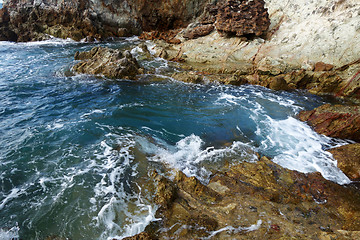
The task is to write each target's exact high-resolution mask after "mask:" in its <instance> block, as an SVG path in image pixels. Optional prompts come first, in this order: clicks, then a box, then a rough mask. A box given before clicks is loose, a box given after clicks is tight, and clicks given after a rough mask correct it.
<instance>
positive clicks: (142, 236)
mask: <svg viewBox="0 0 360 240" xmlns="http://www.w3.org/2000/svg"><path fill="white" fill-rule="evenodd" d="M152 239H153V238H152V237H150V235H149V234H148V233H146V232H141V233H139V234H136V235H134V236H132V237H126V238H123V239H122V240H152ZM114 240H115V239H114Z"/></svg>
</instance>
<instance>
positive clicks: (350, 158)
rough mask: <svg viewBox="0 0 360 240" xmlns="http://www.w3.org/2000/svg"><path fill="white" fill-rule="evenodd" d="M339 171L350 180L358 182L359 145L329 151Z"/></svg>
mask: <svg viewBox="0 0 360 240" xmlns="http://www.w3.org/2000/svg"><path fill="white" fill-rule="evenodd" d="M329 152H330V153H332V155H333V156H334V158H335V160H336V161H337V166H338V168H340V169H341V171H343V172H344V173H345V174H346V175H347V176H348V177H349V178H350V179H351V180H353V181H359V180H360V143H354V144H348V145H345V146H341V147H337V148H333V149H330V150H329Z"/></svg>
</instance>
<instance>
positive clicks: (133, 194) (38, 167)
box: [0, 39, 349, 240]
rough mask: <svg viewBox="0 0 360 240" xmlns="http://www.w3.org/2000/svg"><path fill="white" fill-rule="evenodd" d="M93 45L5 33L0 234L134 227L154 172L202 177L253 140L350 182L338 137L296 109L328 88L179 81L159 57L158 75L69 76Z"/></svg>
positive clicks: (265, 150)
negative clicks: (20, 39)
mask: <svg viewBox="0 0 360 240" xmlns="http://www.w3.org/2000/svg"><path fill="white" fill-rule="evenodd" d="M138 43H139V41H138V40H136V39H127V40H123V41H121V42H118V43H108V44H102V45H107V46H110V47H119V48H124V49H125V48H126V49H133V48H135V46H136V44H138ZM93 46H95V44H89V45H87V44H81V43H73V42H67V41H62V40H61V41H60V40H52V41H47V42H42V43H27V44H14V43H8V42H0V96H1V98H0V228H1V229H2V230H0V239H10V236H11V235H12V236H20V238H22V239H43V238H44V237H46V236H49V235H57V236H62V237H69V238H71V239H75V240H76V239H112V238H119V239H120V238H121V237H124V236H129V235H132V234H136V233H138V232H140V231H142V230H143V229H144V228H145V226H146V225H147V224H148V223H149V222H150V221H151V220H153V219H154V213H155V210H156V206H155V205H153V203H152V202H151V197H152V196H153V194H154V193H153V192H151V188H149V187H147V185H146V184H148V183H146V179H148V172H149V171H151V170H152V169H158V168H161V166H163V165H166V166H167V167H172V168H175V169H180V170H182V171H184V172H185V173H186V174H187V175H193V176H197V177H199V178H200V179H201V180H202V181H204V182H206V181H207V179H208V177H209V173H210V170H211V168H212V166H215V165H216V164H221V162H222V161H224V160H225V159H226V160H228V161H242V160H254V156H253V155H252V154H251V153H249V152H250V151H248V150H249V149H252V150H255V151H258V152H260V153H261V154H265V155H267V156H271V157H273V158H274V161H275V162H277V163H280V164H281V165H283V166H285V167H288V168H290V169H297V170H299V171H303V172H312V171H320V172H321V173H322V174H323V176H324V177H326V178H328V179H330V180H333V181H336V182H339V183H346V182H348V181H349V180H348V179H347V178H346V177H345V175H344V174H343V173H342V172H340V170H338V169H337V168H336V166H335V165H334V163H333V161H332V159H331V156H330V155H329V154H328V153H327V152H325V151H324V149H326V148H329V147H331V146H334V145H336V144H339V142H338V141H335V140H333V139H329V138H326V137H323V136H320V135H318V134H316V133H315V132H313V131H312V130H311V129H310V128H309V127H308V126H306V125H305V124H304V123H301V122H299V121H298V120H296V119H295V118H294V116H295V115H296V113H297V112H298V111H300V110H301V109H311V108H313V107H316V106H319V105H321V104H323V103H324V100H323V99H321V98H319V97H315V96H311V95H307V94H303V93H299V92H274V91H271V90H268V89H264V88H261V87H256V86H242V87H232V86H219V85H194V84H185V83H180V82H177V81H175V80H173V79H171V78H168V77H165V76H164V74H165V73H168V72H172V71H177V68H176V66H172V65H171V64H168V63H167V62H166V61H164V60H161V59H152V60H142V61H141V64H142V65H143V66H145V67H146V68H147V69H152V70H153V71H154V72H156V74H150V75H144V76H142V77H141V78H140V80H139V81H136V82H132V81H125V80H124V81H123V80H118V81H112V80H106V79H98V78H95V77H92V76H87V75H72V74H71V73H70V68H71V66H72V65H73V64H74V63H75V61H74V60H73V55H74V53H75V52H76V51H78V50H88V49H90V48H91V47H93ZM133 52H134V54H135V55H136V56H138V55H137V52H136V49H135V50H133ZM159 78H161V79H163V80H162V81H158V79H159ZM150 185H151V184H150ZM11 228H12V230H9V229H11Z"/></svg>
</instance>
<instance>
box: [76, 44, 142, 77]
mask: <svg viewBox="0 0 360 240" xmlns="http://www.w3.org/2000/svg"><path fill="white" fill-rule="evenodd" d="M75 60H82V61H81V62H79V63H77V64H76V65H75V66H74V67H73V70H74V71H75V72H77V73H86V74H93V75H98V76H105V77H108V78H125V79H136V75H137V74H139V73H141V72H142V71H143V70H142V69H141V68H140V66H139V64H138V62H137V61H136V59H135V58H134V57H133V56H132V55H131V53H130V52H129V51H124V52H122V51H120V50H118V49H110V48H103V47H94V48H92V49H91V50H90V51H87V52H76V54H75Z"/></svg>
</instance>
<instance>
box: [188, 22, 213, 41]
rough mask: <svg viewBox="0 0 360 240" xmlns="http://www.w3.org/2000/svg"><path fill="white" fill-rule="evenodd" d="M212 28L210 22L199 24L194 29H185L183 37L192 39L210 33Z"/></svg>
mask: <svg viewBox="0 0 360 240" xmlns="http://www.w3.org/2000/svg"><path fill="white" fill-rule="evenodd" d="M214 28H215V27H214V26H213V25H211V24H208V25H200V26H197V27H195V28H194V29H191V30H189V31H187V32H186V33H185V34H184V38H188V39H194V38H198V37H202V36H206V35H208V34H209V33H211V32H212V31H213V30H214Z"/></svg>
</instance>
